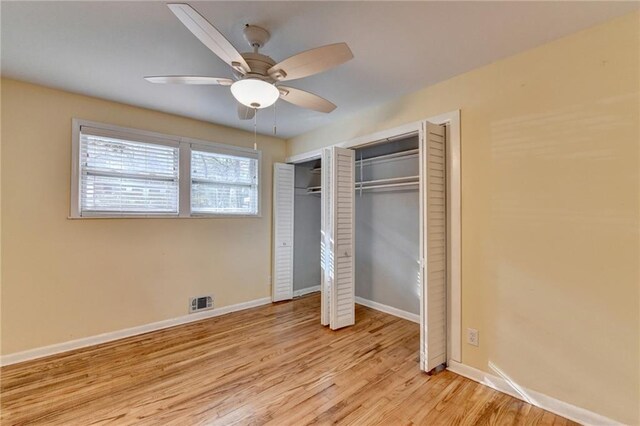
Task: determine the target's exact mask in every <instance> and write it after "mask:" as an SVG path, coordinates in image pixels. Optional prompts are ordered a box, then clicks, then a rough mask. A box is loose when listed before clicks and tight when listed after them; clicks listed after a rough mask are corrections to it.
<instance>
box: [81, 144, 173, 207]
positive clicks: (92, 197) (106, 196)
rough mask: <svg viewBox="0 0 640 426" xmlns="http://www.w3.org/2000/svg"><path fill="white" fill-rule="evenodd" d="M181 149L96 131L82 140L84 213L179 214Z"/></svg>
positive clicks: (82, 198) (82, 202)
mask: <svg viewBox="0 0 640 426" xmlns="http://www.w3.org/2000/svg"><path fill="white" fill-rule="evenodd" d="M178 155H179V150H178V148H177V147H173V146H165V145H159V144H151V143H142V142H135V141H127V140H122V139H115V138H108V137H102V136H94V135H85V134H82V135H81V139H80V209H81V212H83V213H91V212H94V213H95V212H110V213H143V214H144V213H149V214H158V213H164V214H177V213H178V168H179V162H178Z"/></svg>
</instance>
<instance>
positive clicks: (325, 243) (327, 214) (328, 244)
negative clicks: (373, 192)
mask: <svg viewBox="0 0 640 426" xmlns="http://www.w3.org/2000/svg"><path fill="white" fill-rule="evenodd" d="M331 152H332V150H331V148H325V149H323V150H322V163H321V169H320V170H321V185H322V191H321V193H320V203H321V205H322V213H321V219H320V221H321V225H320V233H321V236H320V265H321V269H320V273H321V281H320V323H321V324H322V325H329V312H330V304H331V286H332V285H333V244H332V239H331V234H332V232H331V211H332V209H331V202H330V201H331V198H330V197H331V190H330V189H329V188H331V182H332V181H333V179H332V178H331V170H332V168H331V157H332V156H331Z"/></svg>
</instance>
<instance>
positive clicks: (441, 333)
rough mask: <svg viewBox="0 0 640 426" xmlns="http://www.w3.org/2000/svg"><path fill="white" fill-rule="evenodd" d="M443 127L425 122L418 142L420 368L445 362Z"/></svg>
mask: <svg viewBox="0 0 640 426" xmlns="http://www.w3.org/2000/svg"><path fill="white" fill-rule="evenodd" d="M445 130H446V129H445V127H444V126H440V125H436V124H432V123H426V124H425V126H424V128H423V141H422V148H423V149H422V178H423V179H422V182H423V185H422V197H421V198H422V206H421V207H422V208H421V210H422V221H423V223H422V229H423V231H424V232H423V234H422V257H423V261H422V271H421V272H422V273H421V276H422V288H423V293H422V294H423V306H422V312H421V313H422V324H423V327H422V333H421V343H422V350H423V351H424V354H422V355H423V356H421V367H422V369H423V370H424V371H431V370H433V369H434V368H435V367H437V366H439V365H440V364H444V363H446V361H447V352H446V351H447V275H446V271H447V259H446V251H447V247H446V241H447V240H446V238H447V237H446V230H447V222H446V210H445V209H446V192H445V188H446V182H445V177H446V173H445V164H446V162H445V152H446V151H445V143H446V140H445V137H446V136H445V135H446V133H445Z"/></svg>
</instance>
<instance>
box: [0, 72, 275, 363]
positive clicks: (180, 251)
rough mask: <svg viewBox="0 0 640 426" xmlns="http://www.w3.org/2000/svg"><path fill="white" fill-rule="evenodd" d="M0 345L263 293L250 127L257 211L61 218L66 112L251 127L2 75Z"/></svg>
mask: <svg viewBox="0 0 640 426" xmlns="http://www.w3.org/2000/svg"><path fill="white" fill-rule="evenodd" d="M1 90H2V92H1V96H2V106H1V107H2V130H1V132H2V133H1V136H2V231H3V232H2V255H3V259H2V266H3V268H2V353H3V354H9V353H14V352H18V351H23V350H26V349H31V348H36V347H40V346H44V345H49V344H53V343H60V342H64V341H68V340H71V339H77V338H81V337H87V336H92V335H95V334H99V333H104V332H109V331H115V330H120V329H123V328H128V327H133V326H137V325H142V324H147V323H151V322H155V321H160V320H164V319H169V318H175V317H179V316H182V315H186V314H187V305H188V298H189V297H190V296H195V295H204V294H213V295H214V298H215V300H214V303H215V306H216V307H222V306H226V305H230V304H235V303H240V302H245V301H249V300H254V299H258V298H263V297H267V296H269V295H270V284H269V274H270V270H271V266H270V264H271V257H270V256H271V255H270V253H271V243H270V242H271V170H272V163H273V162H274V161H282V160H283V158H284V154H285V143H284V141H282V140H279V139H275V138H270V137H260V138H259V141H258V144H259V148H260V149H262V151H263V163H262V167H263V173H262V182H261V184H262V192H261V195H262V207H263V215H262V217H261V218H249V219H247V218H237V219H84V220H69V219H67V216H68V214H69V193H70V184H69V182H70V171H71V119H72V118H73V117H77V118H82V119H87V120H92V121H98V122H103V123H110V124H116V125H120V126H126V127H132V128H138V129H144V130H151V131H155V132H162V133H168V134H174V135H180V136H188V137H193V138H198V139H203V140H210V141H215V142H221V143H228V144H234V145H242V146H248V147H250V146H253V134H249V133H246V132H243V131H239V130H234V129H230V128H227V127H223V126H217V125H213V124H210V123H204V122H200V121H195V120H190V119H187V118H182V117H177V116H173V115H169V114H164V113H159V112H155V111H151V110H146V109H141V108H135V107H131V106H128V105H123V104H118V103H114V102H108V101H104V100H100V99H95V98H90V97H86V96H80V95H75V94H71V93H66V92H62V91H58V90H53V89H48V88H44V87H41V86H36V85H31V84H26V83H22V82H17V81H12V80H2V86H1Z"/></svg>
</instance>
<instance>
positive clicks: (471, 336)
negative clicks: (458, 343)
mask: <svg viewBox="0 0 640 426" xmlns="http://www.w3.org/2000/svg"><path fill="white" fill-rule="evenodd" d="M467 343H468V344H470V345H473V346H478V345H479V344H480V339H479V336H478V330H476V329H475V328H467Z"/></svg>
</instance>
